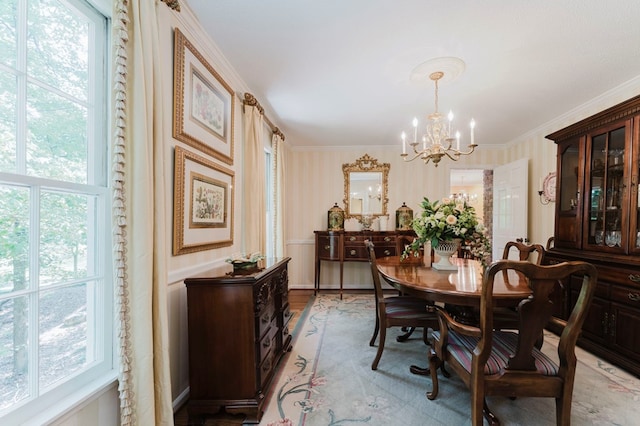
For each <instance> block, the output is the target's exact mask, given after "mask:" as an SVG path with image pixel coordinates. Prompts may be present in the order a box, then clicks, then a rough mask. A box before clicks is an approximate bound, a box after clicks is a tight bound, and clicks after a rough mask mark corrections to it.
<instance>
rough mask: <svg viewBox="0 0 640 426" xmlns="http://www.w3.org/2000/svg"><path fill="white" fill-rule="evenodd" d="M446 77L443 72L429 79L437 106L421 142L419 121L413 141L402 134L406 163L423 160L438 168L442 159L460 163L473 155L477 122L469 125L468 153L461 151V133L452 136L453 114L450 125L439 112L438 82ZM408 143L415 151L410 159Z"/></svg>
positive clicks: (414, 128) (429, 119) (414, 126)
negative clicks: (461, 158)
mask: <svg viewBox="0 0 640 426" xmlns="http://www.w3.org/2000/svg"><path fill="white" fill-rule="evenodd" d="M443 76H444V73H443V72H442V71H436V72H433V73H431V74H430V75H429V78H430V79H431V80H432V81H433V82H434V83H435V87H436V96H435V106H436V110H435V112H433V113H432V114H429V115H428V116H427V120H428V121H427V126H426V129H425V133H424V135H422V140H421V142H420V141H419V140H418V119H417V118H414V119H413V141H411V142H407V135H406V134H405V132H402V135H401V138H402V154H401V157H402V158H403V159H404V161H413V160H415V159H417V158H420V159H422V161H424V164H427V163H428V162H429V161H432V162H433V164H435V166H436V167H438V163H439V162H440V160H441V159H442V157H444V156H447V157H449V158H450V159H451V160H453V161H458V159H459V158H460V156H461V155H469V154H471V153H472V152H473V151H474V150H475V148H476V146H478V145H476V144H475V143H474V140H473V129H474V128H475V126H476V122H475V121H474V120H473V119H472V120H471V123H470V124H469V125H470V127H471V140H470V141H471V143H470V144H469V146H468V151H461V150H460V132H456V133H455V136H452V135H451V122H452V121H453V112H451V111H449V114H448V115H447V119H448V123H445V122H444V120H443V115H442V114H440V113H439V112H438V80H440V79H441V78H442V77H443ZM407 143H408V144H409V146H411V148H412V149H413V153H412V154H411V155H412V157H410V158H409V157H408V156H409V154H407Z"/></svg>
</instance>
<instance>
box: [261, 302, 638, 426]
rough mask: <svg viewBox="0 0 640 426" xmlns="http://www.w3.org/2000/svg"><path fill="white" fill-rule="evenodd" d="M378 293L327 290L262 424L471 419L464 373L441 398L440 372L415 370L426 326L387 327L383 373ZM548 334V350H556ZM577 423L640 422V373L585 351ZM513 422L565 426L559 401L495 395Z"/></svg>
mask: <svg viewBox="0 0 640 426" xmlns="http://www.w3.org/2000/svg"><path fill="white" fill-rule="evenodd" d="M374 309H375V308H374V302H373V295H344V299H343V300H340V298H339V296H337V295H318V296H317V297H316V298H315V299H314V300H313V301H312V305H310V306H308V307H307V309H305V311H304V312H303V313H302V316H301V318H300V320H299V322H298V324H297V325H296V329H295V331H294V346H293V350H292V351H291V352H290V353H289V354H288V355H287V356H286V357H285V358H284V359H283V362H282V364H281V366H280V370H279V373H278V376H277V377H276V378H275V379H274V383H275V384H274V386H272V388H271V392H270V394H269V395H268V401H267V403H266V405H265V413H264V415H263V418H262V421H261V422H260V424H261V425H267V426H272V425H292V426H293V425H300V426H302V425H306V426H335V425H357V424H367V425H376V426H389V425H398V426H400V425H402V426H412V425H415V426H424V425H446V426H451V425H468V424H470V421H469V414H470V399H469V392H468V390H467V389H466V387H465V386H464V384H463V383H462V381H460V379H458V378H457V376H456V375H455V374H452V375H451V378H448V379H447V378H444V377H442V376H441V380H440V392H439V394H438V398H437V399H435V400H433V401H429V400H428V399H427V398H426V396H425V392H426V391H427V390H428V389H430V388H431V379H430V378H429V377H424V376H416V375H413V374H411V373H410V372H409V366H410V365H412V364H417V365H422V366H426V365H427V355H426V354H427V348H426V346H425V344H424V343H423V342H422V336H421V332H416V333H415V334H414V335H413V336H412V338H411V339H409V340H408V341H407V342H403V343H399V342H397V341H396V336H397V335H398V334H400V333H401V331H400V330H399V329H397V328H391V329H389V330H388V332H387V342H386V344H385V349H384V353H383V354H382V359H381V360H380V364H379V366H378V370H376V371H373V370H371V362H372V361H373V358H374V357H375V353H376V350H377V347H370V346H369V339H370V338H371V334H372V332H373V326H374V321H375V311H374ZM557 341H558V338H557V336H555V335H553V334H551V333H547V334H546V336H545V345H544V347H543V350H544V351H545V352H546V353H547V354H553V353H556V352H555V351H556V345H557ZM576 352H577V356H578V360H579V362H578V367H577V374H576V383H575V388H574V393H573V409H572V424H573V425H640V417H639V415H638V414H637V413H638V407H640V402H639V399H640V380H639V379H638V378H636V377H634V376H632V375H630V374H627V373H625V372H624V371H622V370H620V369H618V368H616V367H614V366H612V365H610V364H607V363H605V362H603V361H602V360H600V359H598V358H596V357H594V356H593V355H591V354H589V353H587V352H585V351H583V350H581V349H580V348H578V349H577V350H576ZM488 404H489V406H490V407H491V409H492V410H493V412H494V414H496V415H497V416H498V418H499V419H500V420H501V422H502V424H503V425H555V402H554V400H553V399H552V398H518V399H516V400H511V399H509V398H502V397H491V398H488Z"/></svg>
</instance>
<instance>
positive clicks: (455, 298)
mask: <svg viewBox="0 0 640 426" xmlns="http://www.w3.org/2000/svg"><path fill="white" fill-rule="evenodd" d="M451 261H452V263H453V264H454V265H456V266H457V269H455V270H438V269H435V268H434V267H432V266H427V265H425V263H424V260H423V258H422V257H414V256H409V257H407V258H405V259H402V258H401V257H400V256H389V257H381V258H378V259H376V265H377V268H378V272H380V276H382V277H383V278H384V280H385V281H386V282H387V283H389V284H390V285H392V286H393V287H395V288H396V289H397V290H399V291H400V292H402V293H405V294H409V295H412V296H415V297H420V298H423V299H425V300H427V301H432V302H441V303H444V304H450V305H453V306H461V307H479V306H480V296H481V295H482V278H483V267H482V264H481V263H480V262H479V261H477V260H473V259H463V258H452V259H451ZM530 294H531V289H530V288H529V284H528V283H527V280H526V279H525V278H524V276H522V275H521V274H520V273H517V272H515V271H513V270H507V271H504V273H500V274H498V275H496V277H495V280H494V285H493V303H494V306H499V307H515V306H517V305H518V303H520V301H521V300H522V299H524V298H526V297H527V296H529V295H530Z"/></svg>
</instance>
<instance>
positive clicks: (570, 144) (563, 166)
mask: <svg viewBox="0 0 640 426" xmlns="http://www.w3.org/2000/svg"><path fill="white" fill-rule="evenodd" d="M583 149H584V138H583V137H576V138H574V139H570V140H567V141H563V142H561V143H560V144H559V150H558V152H559V157H558V182H557V184H558V194H557V195H558V199H557V200H556V201H557V206H556V223H555V233H554V234H555V240H554V245H555V246H556V247H564V248H580V242H581V237H580V228H581V226H580V223H581V217H582V215H581V207H582V200H581V197H580V195H581V193H582V181H583V179H582V174H583V167H581V165H582V164H583V163H584V151H583Z"/></svg>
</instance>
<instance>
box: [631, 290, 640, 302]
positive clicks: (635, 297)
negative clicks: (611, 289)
mask: <svg viewBox="0 0 640 426" xmlns="http://www.w3.org/2000/svg"><path fill="white" fill-rule="evenodd" d="M629 300H631V301H632V302H640V293H631V292H629Z"/></svg>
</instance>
